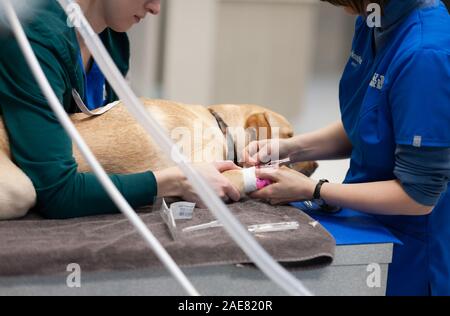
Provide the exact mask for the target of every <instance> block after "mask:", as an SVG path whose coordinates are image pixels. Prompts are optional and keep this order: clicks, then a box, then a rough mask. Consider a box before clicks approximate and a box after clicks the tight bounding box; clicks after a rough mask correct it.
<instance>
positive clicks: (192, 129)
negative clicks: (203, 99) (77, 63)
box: [0, 99, 317, 219]
mask: <svg viewBox="0 0 450 316" xmlns="http://www.w3.org/2000/svg"><path fill="white" fill-rule="evenodd" d="M143 103H144V105H145V107H146V109H147V110H148V111H149V112H150V113H151V114H152V116H153V117H154V118H155V119H156V120H157V121H158V122H159V123H160V124H161V125H162V126H163V127H164V128H165V129H166V131H167V132H168V134H169V136H170V137H171V138H172V140H173V141H174V143H176V145H177V147H178V148H179V149H180V150H181V151H182V152H183V153H184V154H185V155H186V156H187V157H188V159H189V160H190V161H192V162H194V163H195V162H213V161H222V160H234V161H236V162H237V163H239V159H238V158H239V157H238V156H239V155H238V154H240V153H242V151H243V149H244V148H245V146H246V145H247V144H248V143H249V142H250V141H252V140H256V139H266V138H267V139H268V138H277V137H278V138H289V137H292V136H293V129H292V126H291V125H290V124H289V122H288V121H287V120H286V119H285V118H284V117H283V116H281V115H279V114H277V113H275V112H273V111H270V110H268V109H266V108H263V107H260V106H257V105H215V106H211V107H204V106H200V105H186V104H181V103H177V102H171V101H163V100H148V99H145V100H143ZM71 119H72V121H73V122H74V124H75V126H76V127H77V129H78V131H79V132H80V134H81V135H82V136H83V138H84V139H85V140H86V142H87V144H88V145H89V147H90V148H91V149H92V151H93V152H94V154H95V156H96V157H97V159H98V160H99V162H100V163H101V165H102V166H103V167H104V168H105V170H106V172H108V173H115V174H128V173H138V172H144V171H147V170H154V171H158V170H161V169H165V168H168V167H171V166H173V165H174V162H173V161H172V159H171V158H170V157H168V156H166V155H165V154H163V153H162V151H161V150H160V149H159V148H158V146H157V145H156V144H155V143H154V142H153V141H152V140H151V139H150V137H148V135H147V134H146V132H145V131H144V130H143V128H141V126H140V125H138V124H137V123H136V121H135V120H134V119H133V118H132V117H131V115H130V114H129V113H128V112H127V110H126V108H125V107H124V106H123V105H122V104H119V105H117V106H116V107H114V108H113V109H111V110H110V111H108V112H106V113H105V114H103V115H101V116H88V115H86V114H83V113H80V114H74V115H72V116H71ZM74 157H75V159H76V161H77V162H78V166H79V167H78V170H79V172H89V171H90V168H89V166H88V165H87V163H86V162H85V160H84V159H83V158H82V156H81V155H80V152H79V150H78V148H76V147H75V146H74ZM292 167H293V168H295V169H296V170H298V171H300V172H303V173H305V174H307V175H310V174H312V173H313V172H314V170H315V169H316V168H317V165H316V163H313V162H310V163H302V164H296V165H295V166H292ZM225 176H227V174H225ZM228 178H229V179H230V180H231V181H232V182H233V184H234V185H235V186H236V187H237V188H239V189H240V190H241V191H242V183H240V182H242V181H241V180H240V178H239V177H237V176H236V171H234V172H228ZM35 200H36V193H35V190H34V188H33V185H32V183H31V181H30V180H29V179H28V178H27V176H26V175H25V174H24V173H23V172H22V171H21V170H20V169H19V168H17V167H16V166H15V165H14V163H13V162H12V161H11V159H10V151H9V143H8V138H7V134H6V131H5V128H4V124H3V121H2V120H1V119H0V219H11V218H18V217H21V216H24V215H25V214H26V213H27V211H28V210H29V209H30V208H32V207H33V205H34V203H35Z"/></svg>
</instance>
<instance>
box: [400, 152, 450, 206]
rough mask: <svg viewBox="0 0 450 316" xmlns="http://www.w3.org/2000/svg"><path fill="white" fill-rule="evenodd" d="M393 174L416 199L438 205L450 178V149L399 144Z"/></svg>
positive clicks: (427, 204)
mask: <svg viewBox="0 0 450 316" xmlns="http://www.w3.org/2000/svg"><path fill="white" fill-rule="evenodd" d="M395 157H396V159H395V169H394V174H395V176H396V177H397V178H398V179H399V180H400V182H401V183H402V186H403V188H404V190H405V191H406V193H407V194H408V195H409V196H410V197H411V198H412V199H414V200H415V201H416V202H418V203H420V204H422V205H426V206H435V205H436V204H437V202H438V201H439V199H440V197H441V195H442V193H444V192H446V190H447V185H448V182H449V179H450V148H442V147H434V148H433V147H421V148H417V147H414V146H405V145H398V146H397V149H396V153H395Z"/></svg>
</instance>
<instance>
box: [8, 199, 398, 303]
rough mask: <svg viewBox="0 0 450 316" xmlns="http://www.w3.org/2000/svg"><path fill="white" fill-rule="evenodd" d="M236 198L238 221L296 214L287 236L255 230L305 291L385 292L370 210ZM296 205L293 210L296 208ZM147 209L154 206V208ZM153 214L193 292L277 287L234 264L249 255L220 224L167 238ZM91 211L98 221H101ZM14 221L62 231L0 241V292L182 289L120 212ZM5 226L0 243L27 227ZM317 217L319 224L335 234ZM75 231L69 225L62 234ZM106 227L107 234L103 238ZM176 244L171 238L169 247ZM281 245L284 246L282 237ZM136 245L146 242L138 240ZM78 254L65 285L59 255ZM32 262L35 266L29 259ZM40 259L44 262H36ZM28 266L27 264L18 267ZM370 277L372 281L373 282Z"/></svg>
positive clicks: (387, 239) (387, 252)
mask: <svg viewBox="0 0 450 316" xmlns="http://www.w3.org/2000/svg"><path fill="white" fill-rule="evenodd" d="M239 204H240V205H239ZM239 204H238V206H234V207H232V210H233V212H234V213H235V214H236V215H237V216H238V217H239V218H240V220H241V221H242V222H243V223H249V219H250V218H253V219H254V218H255V214H253V215H252V214H251V213H252V212H255V211H257V212H258V215H259V217H260V220H261V221H260V222H259V223H262V222H267V221H270V222H274V221H277V220H278V221H280V220H282V219H287V218H286V214H288V215H289V219H292V218H296V219H297V220H298V221H299V222H300V228H299V231H296V232H290V234H298V235H296V238H283V237H282V235H283V234H289V232H283V234H275V235H272V236H271V237H270V238H267V236H259V237H258V236H257V237H256V238H257V239H258V241H260V242H261V243H262V245H263V246H264V247H265V248H266V249H267V251H268V252H269V253H271V254H272V255H273V256H274V257H275V259H277V260H278V261H280V262H283V263H284V264H285V265H286V266H287V268H288V269H289V270H290V271H291V272H292V273H293V274H294V275H296V276H297V277H298V278H300V279H301V280H302V281H303V282H304V284H305V285H306V286H307V287H308V288H309V289H310V290H311V291H312V292H313V293H315V294H318V295H384V294H385V291H386V279H387V269H388V265H389V263H390V262H391V259H392V249H393V244H394V243H397V242H398V241H397V240H396V239H395V237H394V236H393V235H392V234H390V233H389V232H388V231H387V230H386V229H384V228H383V227H382V226H381V225H379V224H378V223H377V222H376V221H375V220H374V219H373V218H371V217H369V216H365V215H362V214H360V213H356V212H352V211H348V210H345V211H344V212H343V213H341V214H339V215H337V216H333V217H329V216H323V215H322V214H310V215H311V216H312V218H311V217H309V216H307V215H305V214H304V213H301V212H299V211H298V210H297V209H295V208H293V207H287V208H286V207H284V208H286V209H283V207H282V209H280V208H273V207H271V206H268V205H262V204H259V203H256V204H255V202H251V201H248V202H245V203H242V204H241V203H239ZM297 212H298V215H295V213H297ZM261 214H263V215H261ZM279 214H285V215H279ZM153 215H155V216H156V214H153ZM153 215H152V214H144V215H142V216H143V217H144V220H145V221H146V222H147V223H148V221H147V220H146V217H151V216H153ZM209 216H210V215H209V213H208V212H205V213H204V214H203V213H202V215H201V216H200V218H196V219H195V220H196V221H197V222H196V223H203V222H207V221H208V220H209V219H211V218H210V217H209ZM280 216H281V217H280ZM296 216H298V217H296ZM156 218H157V217H153V218H152V220H153V224H152V225H150V228H151V229H152V231H154V232H155V233H156V235H157V236H159V237H160V236H166V237H162V238H161V237H160V240H161V241H162V243H163V245H165V246H166V247H167V249H168V251H169V253H170V254H171V255H172V256H173V257H174V259H175V260H176V261H177V262H178V263H179V264H180V265H181V266H182V268H183V271H184V272H185V273H186V275H187V276H188V277H189V278H190V279H191V280H192V282H193V284H194V285H195V286H196V287H197V289H198V290H199V291H200V292H201V293H202V294H205V295H229V296H233V295H283V294H284V293H283V292H282V291H281V290H280V289H279V288H278V287H277V286H275V285H274V284H273V283H272V282H271V281H269V280H267V278H266V277H264V276H263V274H262V273H261V272H259V271H258V270H257V269H255V268H254V267H253V266H252V265H248V264H239V262H248V260H246V259H245V255H244V254H243V253H241V251H239V250H238V249H236V246H234V243H233V242H231V241H229V240H226V234H225V233H224V232H221V229H218V230H215V231H204V232H199V234H200V235H198V236H194V237H193V238H194V239H195V238H198V239H197V242H196V246H193V244H192V243H191V242H192V240H191V238H187V239H186V240H182V241H181V242H177V243H174V242H173V241H171V240H170V238H169V237H168V236H169V235H168V234H167V231H164V229H165V227H164V225H162V223H160V222H158V223H156V222H155V219H156ZM99 221H100V222H101V223H102V224H101V225H100V226H99V225H98V222H99ZM316 221H318V222H319V223H320V224H318V223H316ZM44 223H45V224H44ZM196 223H192V224H196ZM21 225H22V226H20V229H21V230H25V231H26V232H28V233H33V234H37V235H39V236H41V237H42V236H45V235H46V234H47V233H49V234H50V235H51V237H50V236H49V238H52V239H54V238H58V237H57V236H59V237H61V238H62V239H63V241H61V243H59V244H57V245H56V246H55V245H52V241H51V240H45V238H43V239H42V238H41V240H38V241H35V242H33V244H32V245H29V246H28V247H26V248H27V251H26V252H27V254H26V255H24V256H22V255H20V254H18V251H19V250H17V251H11V250H9V251H8V253H9V258H8V256H6V255H4V253H3V251H2V253H0V260H1V261H3V260H14V261H15V262H17V265H20V266H21V267H20V268H17V267H16V265H15V262H13V261H11V262H9V263H8V264H2V263H1V262H0V274H1V275H2V277H0V295H52V294H53V295H184V294H185V293H183V291H182V290H181V288H180V287H179V286H178V285H177V284H176V282H175V281H174V280H173V279H172V278H171V277H170V276H169V274H168V273H167V272H166V271H165V270H164V269H163V268H161V267H160V266H159V265H158V264H157V260H155V259H154V258H152V255H151V253H149V252H148V250H145V251H143V252H141V251H140V246H139V245H138V244H139V243H138V242H135V239H134V233H133V232H132V231H131V232H127V231H126V229H125V230H124V229H123V228H124V227H125V228H126V227H127V225H128V224H127V223H126V221H125V220H123V219H121V217H120V215H117V216H115V217H114V218H105V217H101V218H95V219H81V220H74V221H68V222H48V221H42V225H41V226H39V225H40V224H39V222H38V224H36V222H34V221H33V220H32V219H30V220H29V225H30V226H31V225H32V227H33V229H31V230H30V227H29V226H28V227H27V220H25V221H24V222H23V223H21ZM189 225H190V224H189ZM189 225H188V226H189ZM35 226H38V227H35ZM185 226H186V224H185ZM5 227H7V226H6V223H1V224H0V235H1V236H0V237H1V238H2V247H3V243H5V242H7V241H11V242H12V243H14V240H16V239H19V240H20V239H21V238H23V241H26V242H29V238H30V236H28V237H27V236H23V237H21V236H17V233H18V231H11V232H10V233H9V234H8V233H5ZM323 227H325V228H327V229H328V231H329V232H331V234H333V235H334V238H333V237H331V236H330V235H329V234H328V233H327V232H326V230H325V229H323ZM49 229H51V232H50V230H49ZM74 231H76V234H74V235H71V232H72V234H73V232H74ZM119 232H120V233H119ZM12 234H14V236H13V235H12ZM203 234H204V235H203ZM222 234H223V235H222ZM105 237H107V238H106V239H104V238H105ZM208 239H212V243H210V242H208ZM136 240H138V239H136ZM335 240H336V242H337V247H336V248H335V247H334V246H335V244H334V242H335ZM300 241H301V242H300ZM64 243H67V245H66V246H67V247H64ZM19 244H20V242H19ZM175 244H178V246H177V247H174V245H175ZM281 245H285V246H283V247H281ZM52 247H54V248H52ZM198 247H200V248H198ZM45 248H51V249H47V250H46V249H45ZM142 248H143V249H145V247H142ZM118 249H119V250H121V251H120V253H117V250H118ZM196 249H197V251H196ZM198 249H202V250H203V251H201V250H198ZM53 251H54V252H56V253H53ZM68 251H70V252H73V253H74V254H73V257H71V255H68V254H67V252H68ZM199 251H200V252H204V253H205V254H207V256H204V255H202V254H201V253H199ZM52 253H53V254H52ZM30 254H31V255H32V256H30ZM42 256H44V258H43V257H42ZM37 257H39V258H38V259H36V260H37V261H36V262H34V263H33V262H29V263H24V262H20V261H21V260H24V259H26V258H37ZM149 257H150V258H149ZM80 258H83V260H84V261H83V262H80V266H81V269H82V271H81V278H80V285H81V287H76V286H75V287H71V286H73V285H70V284H69V283H70V280H71V276H72V273H73V271H72V270H70V271H69V272H67V271H66V270H65V268H66V265H67V264H68V263H71V262H73V263H77V262H79V260H80ZM69 259H73V261H71V260H69ZM332 259H333V262H332V263H331V260H332ZM67 260H68V261H67ZM31 261H33V260H31ZM69 261H71V262H69ZM330 263H331V264H330ZM35 264H36V265H37V266H39V267H40V268H39V269H38V268H36V267H35ZM45 264H46V266H43V265H45ZM84 267H85V268H86V269H84ZM27 269H29V270H30V271H28V272H27ZM33 269H35V271H33ZM378 269H379V271H378ZM373 273H375V274H377V273H379V275H375V279H374V278H373V277H372V276H373ZM30 275H31V276H30ZM377 278H378V281H379V284H377ZM67 280H69V283H67ZM368 280H369V283H368ZM68 284H69V286H68Z"/></svg>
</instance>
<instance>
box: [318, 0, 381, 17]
mask: <svg viewBox="0 0 450 316" xmlns="http://www.w3.org/2000/svg"><path fill="white" fill-rule="evenodd" d="M320 1H324V2H329V3H331V4H333V5H336V6H344V7H350V8H352V9H353V10H355V12H358V13H359V14H361V15H366V14H367V5H369V4H370V3H376V4H379V5H380V6H381V10H382V11H384V6H385V5H386V3H387V2H388V1H389V0H320Z"/></svg>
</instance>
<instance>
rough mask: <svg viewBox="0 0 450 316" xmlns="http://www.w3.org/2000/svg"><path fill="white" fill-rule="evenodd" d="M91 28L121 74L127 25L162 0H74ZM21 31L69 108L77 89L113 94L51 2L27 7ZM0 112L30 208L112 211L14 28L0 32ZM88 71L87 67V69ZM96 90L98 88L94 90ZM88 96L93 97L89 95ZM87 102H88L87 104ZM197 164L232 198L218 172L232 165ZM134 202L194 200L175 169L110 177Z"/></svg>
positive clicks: (63, 212) (46, 212)
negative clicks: (80, 164)
mask: <svg viewBox="0 0 450 316" xmlns="http://www.w3.org/2000/svg"><path fill="white" fill-rule="evenodd" d="M77 2H78V4H79V5H80V7H81V9H82V10H83V12H84V13H85V15H86V17H87V19H88V21H89V23H90V24H91V25H92V27H93V29H94V30H95V31H96V32H97V33H98V34H99V35H100V37H101V39H102V41H103V43H104V44H105V46H106V48H107V50H108V51H109V53H110V54H111V56H112V58H113V60H114V62H115V63H116V65H117V67H118V68H119V70H120V71H121V72H122V74H123V75H126V74H127V72H128V69H129V60H130V47H129V41H128V37H127V35H126V33H125V32H126V31H128V30H129V29H130V28H131V27H132V26H133V25H134V24H136V23H138V22H139V21H141V20H142V19H143V18H144V17H145V16H146V15H147V14H148V13H149V14H152V15H157V14H158V13H159V12H160V0H133V1H128V0H78V1H77ZM31 10H32V14H31V15H30V16H31V17H32V18H31V19H30V20H29V21H27V23H25V32H26V34H27V37H28V38H29V40H30V42H31V44H32V47H33V50H34V52H35V54H36V55H37V58H38V60H39V62H40V64H41V66H42V68H43V70H44V72H45V74H46V76H47V78H48V80H49V82H50V84H51V86H52V87H53V89H54V91H55V93H56V95H57V96H58V98H59V100H60V102H61V104H62V105H63V106H64V108H65V110H66V111H67V112H68V113H76V112H79V110H78V108H77V106H76V104H75V101H74V99H73V97H72V90H76V91H77V92H78V93H79V94H80V96H81V97H82V98H83V100H84V101H85V102H86V103H87V104H88V105H89V100H97V102H98V97H99V95H101V99H102V100H101V101H102V102H101V104H100V105H103V104H107V103H110V102H113V101H115V100H117V96H116V95H115V94H114V92H113V90H112V89H111V87H110V86H109V85H108V83H107V82H106V80H105V78H104V77H102V75H101V74H99V73H98V71H97V73H96V74H94V73H95V69H97V68H96V67H97V66H96V63H95V61H94V60H93V58H92V56H91V54H90V52H89V50H88V49H87V47H86V45H85V44H84V43H83V41H82V40H81V38H80V36H79V34H77V32H76V28H73V27H69V26H68V24H67V16H66V14H65V12H64V10H63V9H62V7H61V6H60V5H59V3H58V2H57V1H56V0H42V1H41V5H40V6H38V7H35V8H31ZM0 47H1V53H0V116H2V118H3V120H4V122H5V125H6V128H7V131H8V134H9V137H10V144H11V154H12V157H13V160H14V162H15V163H16V164H17V165H18V166H19V167H20V168H21V169H22V170H23V171H24V172H25V174H26V175H27V176H28V177H29V178H30V179H31V180H32V182H33V185H34V187H35V189H36V192H37V203H36V206H35V210H36V211H38V212H39V213H40V214H42V215H43V216H45V217H47V218H52V219H66V218H73V217H81V216H91V215H99V214H109V213H116V212H118V209H117V208H116V206H115V205H114V204H113V202H112V201H111V199H110V198H109V196H108V195H107V194H106V192H105V191H104V189H103V188H102V186H101V185H100V183H99V181H98V180H97V178H96V177H95V176H94V175H93V174H91V173H78V172H77V163H76V161H75V159H74V157H73V153H72V142H71V139H70V138H69V136H68V135H67V134H66V133H65V131H64V129H63V127H62V126H61V125H60V123H59V122H58V120H57V119H56V116H55V115H54V113H53V112H52V110H51V109H50V107H49V105H48V103H47V101H46V99H45V98H44V96H43V94H42V92H41V91H40V89H39V87H38V85H37V83H36V81H35V80H34V79H33V76H32V74H31V71H30V69H29V68H28V66H27V63H26V61H25V59H24V57H23V56H22V53H21V51H20V49H19V47H18V44H17V42H16V40H15V39H14V37H13V35H12V34H7V35H6V36H3V37H1V38H0ZM91 72H92V73H91ZM99 91H100V94H99ZM92 97H93V98H92ZM91 108H92V104H91ZM195 167H196V169H197V170H198V171H199V172H200V174H202V175H203V176H205V177H206V179H207V180H208V182H209V183H210V184H211V186H212V187H213V188H214V190H215V191H216V192H217V194H219V195H220V196H221V197H222V198H223V199H224V200H238V199H239V198H240V194H239V192H238V191H237V190H236V189H235V188H234V187H233V186H232V185H231V183H230V182H229V181H228V180H227V179H226V178H225V177H224V176H223V175H222V174H221V173H222V172H224V171H226V170H230V169H235V168H238V167H237V166H236V165H234V164H233V163H232V162H222V163H215V164H199V165H196V166H195ZM110 178H111V180H112V181H113V182H114V184H115V185H116V186H117V188H118V189H119V190H120V192H121V193H122V194H123V196H124V197H125V198H126V199H127V200H128V202H129V203H130V204H131V205H132V206H133V207H136V208H137V207H142V206H147V205H151V204H153V202H154V200H155V198H157V197H171V196H174V197H175V196H176V197H181V198H183V199H184V200H187V201H193V202H200V201H199V199H198V196H197V195H196V194H195V193H194V190H193V189H192V187H191V186H190V184H189V183H188V181H187V179H186V178H185V177H184V175H183V174H182V172H181V171H180V170H179V169H178V168H176V167H175V168H170V169H167V170H163V171H160V172H152V171H150V170H149V171H147V172H144V173H140V174H129V175H115V174H112V175H110Z"/></svg>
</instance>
